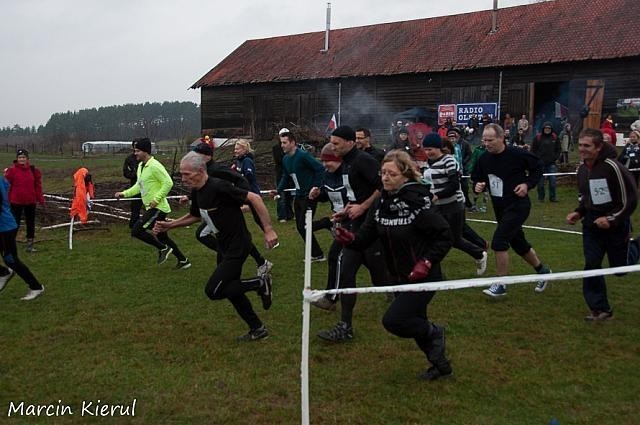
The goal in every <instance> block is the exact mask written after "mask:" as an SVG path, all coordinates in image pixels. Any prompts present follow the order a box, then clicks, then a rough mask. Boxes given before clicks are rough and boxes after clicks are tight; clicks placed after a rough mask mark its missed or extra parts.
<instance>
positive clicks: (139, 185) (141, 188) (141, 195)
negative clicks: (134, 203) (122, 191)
mask: <svg viewBox="0 0 640 425" xmlns="http://www.w3.org/2000/svg"><path fill="white" fill-rule="evenodd" d="M138 187H140V197H143V196H144V184H142V181H141V180H140V181H138Z"/></svg>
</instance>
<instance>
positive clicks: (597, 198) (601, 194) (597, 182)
mask: <svg viewBox="0 0 640 425" xmlns="http://www.w3.org/2000/svg"><path fill="white" fill-rule="evenodd" d="M589 191H590V192H591V201H592V202H593V205H602V204H606V203H608V202H611V192H609V185H608V184H607V179H592V180H589Z"/></svg>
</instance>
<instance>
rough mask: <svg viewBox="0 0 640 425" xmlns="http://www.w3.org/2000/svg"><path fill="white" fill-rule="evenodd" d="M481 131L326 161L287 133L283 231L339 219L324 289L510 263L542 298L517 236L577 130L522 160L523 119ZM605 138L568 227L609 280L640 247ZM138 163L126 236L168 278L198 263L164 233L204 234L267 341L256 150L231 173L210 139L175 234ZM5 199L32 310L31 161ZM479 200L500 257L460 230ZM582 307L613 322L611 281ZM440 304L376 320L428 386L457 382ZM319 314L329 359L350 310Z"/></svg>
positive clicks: (630, 187)
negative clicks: (331, 322) (401, 345)
mask: <svg viewBox="0 0 640 425" xmlns="http://www.w3.org/2000/svg"><path fill="white" fill-rule="evenodd" d="M472 118H473V120H471V124H473V125H476V123H475V122H474V120H475V121H477V127H476V128H475V130H474V131H481V136H480V137H481V144H480V145H479V146H477V147H476V148H475V149H473V148H472V146H471V144H470V143H468V141H467V140H465V137H464V135H465V134H468V131H467V130H465V129H463V128H460V127H458V126H455V125H453V123H452V122H447V123H446V125H442V126H440V127H438V128H434V129H433V130H434V131H426V130H427V129H425V128H424V127H422V126H415V127H414V126H409V127H408V128H407V126H405V125H404V123H402V124H403V125H402V126H399V127H398V128H397V132H396V134H395V136H394V140H393V142H392V143H391V144H390V145H389V146H388V147H387V149H386V150H382V149H379V148H377V147H376V146H375V145H374V144H373V141H372V134H371V131H370V130H369V129H367V128H364V127H357V128H355V129H353V128H352V127H350V126H346V125H342V126H339V127H337V128H335V129H334V130H333V132H332V133H331V135H330V141H329V143H327V144H326V145H325V146H324V147H323V148H322V151H321V154H320V160H318V159H316V158H315V157H314V155H312V154H311V153H310V152H307V151H305V150H304V149H302V148H301V147H300V146H299V145H298V141H297V139H296V135H295V134H294V133H293V132H291V131H289V130H288V129H286V128H283V129H281V130H280V131H279V133H278V139H279V143H278V144H277V145H276V146H274V148H273V156H274V159H275V160H276V172H277V182H276V183H277V185H276V188H275V189H274V190H271V191H267V192H268V193H269V194H270V195H271V196H272V197H274V199H277V201H278V204H277V219H278V221H280V222H287V221H289V220H292V219H293V220H295V226H296V229H297V231H298V233H299V235H300V237H302V239H303V240H304V239H305V238H306V229H305V213H306V211H307V210H311V211H312V215H314V214H315V212H316V206H317V203H318V202H329V203H330V205H331V214H330V215H329V216H327V217H323V218H320V219H317V220H315V221H314V222H313V231H314V232H316V231H321V230H323V229H325V230H329V231H330V232H331V233H332V235H333V242H332V244H331V246H330V247H329V250H328V254H327V256H325V254H324V250H323V249H322V247H321V245H320V243H319V242H318V240H317V239H316V237H315V235H313V233H312V236H311V238H312V239H311V241H310V242H311V251H312V252H311V261H312V262H321V261H328V267H327V270H328V273H327V285H326V288H327V289H341V288H353V287H355V286H356V274H357V273H358V270H359V268H360V266H361V265H364V266H365V267H366V268H367V269H368V271H369V275H370V278H371V283H372V284H373V285H389V284H396V285H402V284H408V283H414V282H433V281H441V280H444V279H445V276H444V273H443V271H442V268H441V263H442V261H443V260H444V259H445V258H446V256H447V255H448V253H449V251H450V250H451V248H457V249H459V250H461V251H463V252H465V253H466V254H468V255H469V256H470V257H471V259H472V260H473V262H472V264H473V267H470V270H469V277H472V276H481V275H483V274H484V273H485V272H486V269H487V261H488V258H489V254H490V252H492V253H493V256H494V257H495V264H496V266H495V270H496V275H497V276H498V277H503V276H508V274H509V249H510V248H511V249H513V251H514V252H515V253H516V254H518V255H519V256H520V257H522V259H523V260H524V261H525V262H526V263H527V264H529V265H530V266H531V267H532V269H533V271H534V272H535V273H537V274H539V275H540V276H539V280H538V281H537V282H535V285H534V293H541V292H543V291H544V290H545V289H546V287H547V281H546V280H545V276H544V275H546V274H549V273H552V271H551V269H550V267H549V266H548V265H546V264H544V263H543V262H542V260H541V256H539V255H538V253H537V252H536V251H535V250H534V248H533V247H532V245H531V244H530V243H529V242H528V241H527V239H526V236H525V233H524V230H523V225H524V223H525V222H526V220H527V218H528V216H529V214H530V211H531V201H530V199H529V192H530V191H531V190H532V189H534V188H537V197H538V200H539V201H544V200H545V197H546V193H545V188H544V185H545V176H544V175H543V174H544V173H550V174H553V173H555V172H556V167H555V166H556V163H557V161H561V160H563V158H564V153H565V150H566V149H568V147H567V146H566V145H565V144H563V143H567V144H568V143H570V139H571V131H570V127H567V126H564V127H563V131H562V132H561V133H560V136H556V134H555V132H554V129H553V125H552V124H551V123H546V122H545V123H544V124H543V125H542V127H541V129H540V132H539V134H538V135H536V136H535V137H534V138H533V139H532V142H531V145H530V148H523V146H525V145H526V144H525V143H524V141H523V142H522V143H519V142H513V140H517V138H516V137H511V134H512V132H513V133H515V134H516V135H521V136H522V135H523V134H526V133H527V132H528V131H529V130H530V126H529V123H528V121H527V119H526V117H525V116H524V115H523V116H522V117H521V118H520V119H519V120H518V121H516V119H515V118H511V116H509V115H508V114H507V116H506V117H505V121H504V122H503V126H501V125H498V124H496V123H492V122H490V119H488V117H482V119H478V118H477V117H472ZM412 127H413V128H412ZM604 128H609V127H608V126H607V125H606V124H605V125H604ZM606 134H607V132H605V131H604V130H600V129H584V130H582V132H581V133H580V134H579V136H578V152H579V154H580V159H581V162H580V165H579V168H578V172H577V175H578V177H577V180H578V192H579V204H578V206H577V207H576V208H575V210H574V211H572V212H570V213H569V214H568V215H567V216H566V222H567V223H569V224H575V223H577V222H578V221H579V220H581V221H582V226H583V231H582V234H583V252H584V257H585V269H598V268H601V266H602V261H603V258H604V256H605V254H606V255H607V256H608V259H609V264H610V265H611V266H618V265H627V264H635V263H636V262H637V260H638V255H639V254H640V247H639V246H638V242H636V241H635V240H633V239H632V238H631V221H630V217H631V214H632V213H633V211H634V210H635V208H636V205H637V183H638V176H639V175H640V174H639V173H640V170H638V169H637V168H640V167H638V165H640V147H639V142H640V130H633V131H631V133H630V136H629V144H628V145H627V146H626V147H625V148H624V150H623V151H622V152H621V153H620V154H619V155H617V152H616V151H615V149H613V148H612V145H611V144H610V143H609V139H608V138H607V137H606ZM521 140H524V139H521ZM527 146H528V145H527ZM132 148H133V153H132V154H131V155H129V156H128V157H127V158H126V160H125V163H124V165H123V175H124V176H125V177H126V178H127V179H128V180H129V182H130V184H129V187H128V188H127V189H124V190H122V191H118V192H116V193H115V197H116V198H133V197H138V196H139V198H140V200H139V201H137V202H135V201H134V202H132V204H131V220H130V222H129V227H130V229H131V236H132V237H134V238H137V239H139V240H141V241H142V242H144V243H145V244H147V245H149V246H152V247H154V248H155V249H156V252H157V263H158V264H163V263H164V262H166V261H167V259H168V258H169V257H170V256H171V255H173V256H175V258H176V260H177V263H176V266H175V268H176V269H178V270H181V269H187V268H189V267H191V262H190V260H189V259H188V258H187V257H186V256H185V254H184V253H183V252H182V251H181V250H180V248H179V247H178V245H177V244H176V242H175V241H174V240H172V239H171V237H170V236H169V231H170V230H172V229H175V228H179V227H184V226H188V225H190V224H194V223H198V222H199V223H200V225H199V227H198V228H197V230H196V235H195V236H196V239H197V240H198V241H200V242H201V243H202V244H203V245H205V246H206V247H207V248H209V249H210V250H212V251H214V252H215V253H216V267H215V270H214V271H213V272H212V274H211V276H210V277H209V278H208V279H207V281H206V284H205V293H206V295H207V297H209V298H210V299H211V300H221V299H228V300H229V302H230V303H231V304H232V305H233V307H234V308H235V310H236V312H237V314H238V316H240V318H241V319H242V320H243V321H244V322H245V323H246V325H247V327H248V332H247V333H246V334H243V335H242V336H240V337H238V340H240V341H255V340H260V339H263V338H265V337H267V336H268V335H269V330H268V329H267V327H266V325H265V323H264V322H263V321H262V320H261V319H260V318H259V317H258V315H257V313H256V312H255V310H254V309H253V306H252V303H251V300H250V298H249V297H248V296H247V294H249V293H255V294H256V296H257V297H258V298H259V299H260V302H261V304H262V307H263V309H264V310H268V309H269V308H270V307H271V305H272V296H273V288H272V276H271V269H272V267H273V263H271V262H270V261H269V260H267V259H266V258H264V256H263V255H262V254H261V252H260V250H258V249H257V247H256V246H255V244H254V243H253V241H252V237H251V233H250V232H249V230H248V228H247V224H246V221H245V218H244V214H243V213H244V212H250V213H251V214H252V216H253V218H254V220H255V222H256V223H257V225H258V226H259V227H260V229H261V231H262V232H263V234H264V240H265V245H266V247H267V249H272V248H274V247H276V246H278V244H279V240H278V235H277V234H276V232H275V230H274V226H273V225H272V222H271V217H270V215H269V212H268V209H267V207H266V206H265V203H264V201H263V199H262V197H261V191H260V187H259V185H258V180H257V178H256V176H257V174H256V169H255V168H256V165H255V162H254V157H253V149H252V147H251V144H250V142H249V141H247V140H244V139H239V140H237V141H236V143H235V146H234V159H233V162H232V164H231V166H227V165H222V164H218V163H216V161H214V160H213V151H214V145H213V143H212V142H211V140H206V139H203V140H202V143H200V144H198V145H197V146H195V147H194V148H193V150H192V151H190V152H188V153H187V154H186V155H185V156H184V157H183V158H182V160H181V162H180V176H181V179H182V183H183V185H184V186H185V187H187V188H188V189H189V190H190V191H191V193H190V195H189V196H184V197H183V198H182V199H181V200H180V201H181V202H183V203H187V202H189V210H188V212H187V213H186V214H184V215H183V216H182V217H180V218H177V219H173V220H169V219H167V216H168V214H170V213H171V207H170V205H169V202H168V201H167V195H168V194H169V191H170V190H171V188H172V186H173V181H172V179H171V177H170V176H169V173H168V172H167V171H166V169H165V168H164V166H163V165H162V164H161V163H160V162H159V161H158V160H156V159H155V158H154V156H153V153H152V144H151V141H150V140H149V139H148V138H141V139H136V140H134V141H133V144H132ZM616 158H617V159H616ZM564 161H565V162H566V161H568V158H565V159H564ZM629 168H631V169H632V171H629ZM547 177H548V178H549V179H548V181H549V191H548V199H549V201H551V202H557V193H556V182H555V179H554V176H547ZM1 183H2V184H0V196H2V200H1V201H2V209H1V210H0V250H1V252H2V256H3V259H4V262H5V266H6V267H0V290H2V289H3V288H4V287H5V286H6V284H7V282H8V281H9V280H10V279H11V278H12V277H13V275H14V274H18V275H19V276H20V277H21V278H22V279H23V280H24V281H25V282H26V283H27V285H28V286H29V292H28V293H27V295H26V296H25V297H24V298H23V299H24V300H32V299H35V298H37V297H38V296H39V295H40V294H42V292H43V291H44V286H42V284H41V283H40V282H39V281H38V280H37V278H36V277H35V276H34V275H33V274H32V273H31V271H30V270H29V268H28V267H27V266H26V265H25V264H24V263H22V262H21V261H20V260H19V258H18V253H17V248H16V233H17V229H18V227H19V225H20V221H21V217H22V214H23V213H24V216H25V220H26V228H27V229H26V235H27V252H30V253H31V252H35V251H36V249H35V247H34V229H35V226H34V217H35V207H36V204H37V203H40V204H42V205H44V198H43V194H42V183H41V172H40V171H39V170H38V169H37V168H35V167H34V166H32V165H30V163H29V153H28V152H27V151H26V150H24V149H21V150H19V151H18V152H17V155H16V160H15V162H14V164H13V166H12V167H10V168H8V169H6V170H5V179H3V181H2V182H1ZM482 196H486V197H487V198H488V199H491V202H492V205H493V211H494V213H495V218H496V221H497V226H496V228H495V231H494V232H493V235H492V237H491V239H490V241H487V240H485V239H484V238H482V237H481V236H479V235H478V234H477V233H476V232H475V231H474V230H473V229H472V228H471V227H470V226H469V224H468V223H467V222H466V212H467V211H477V209H475V210H474V208H476V206H477V199H478V197H482ZM142 210H144V211H142ZM249 256H251V257H252V258H253V259H254V260H255V262H256V275H255V276H253V277H251V278H242V276H241V275H242V269H243V265H244V263H245V262H246V260H247V258H248V257H249ZM483 293H484V294H486V295H487V296H490V297H492V298H500V297H504V296H506V295H507V288H506V285H504V284H501V283H495V284H493V285H491V286H490V287H489V288H487V289H485V290H483ZM583 294H584V298H585V301H586V304H587V306H588V308H589V314H588V315H587V316H586V317H585V319H586V320H589V321H600V320H607V319H609V318H611V317H612V316H613V309H612V307H611V305H610V303H609V301H608V298H607V290H606V284H605V279H604V278H603V277H602V276H598V277H590V278H585V279H583ZM434 295H435V292H433V291H425V292H408V291H407V292H403V291H398V292H394V293H393V296H391V297H390V299H389V306H388V308H387V310H386V312H385V313H384V316H383V318H382V324H383V326H384V328H385V329H386V330H388V331H389V332H390V333H392V334H394V335H396V336H399V337H401V338H412V339H414V340H415V342H416V344H417V346H418V348H419V349H420V350H421V351H422V352H423V354H424V356H425V360H426V361H427V362H428V363H429V365H428V367H427V368H426V370H425V371H424V372H422V373H421V374H420V375H419V377H420V378H421V379H426V380H435V379H439V378H442V377H446V376H450V375H451V374H452V373H453V370H452V367H451V364H450V362H449V360H448V358H447V355H446V343H445V327H444V326H442V325H439V324H436V323H434V322H433V321H432V320H431V319H430V317H429V316H428V315H427V311H428V305H429V303H430V302H431V301H432V299H433V297H434ZM312 304H313V305H314V306H316V307H318V308H321V309H325V310H335V308H336V305H338V304H339V305H340V320H339V321H338V323H337V324H336V325H335V326H334V327H331V328H329V329H323V330H321V331H319V332H318V337H319V338H321V339H323V340H325V341H329V342H332V343H341V342H345V341H349V340H352V339H354V337H355V333H354V325H353V312H354V309H355V305H356V296H355V295H352V294H342V295H340V296H336V295H332V296H325V297H323V298H321V299H320V300H317V301H314V302H313V303H312Z"/></svg>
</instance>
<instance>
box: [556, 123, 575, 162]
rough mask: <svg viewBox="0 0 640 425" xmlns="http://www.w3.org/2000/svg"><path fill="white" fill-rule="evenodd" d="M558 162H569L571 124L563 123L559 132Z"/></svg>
mask: <svg viewBox="0 0 640 425" xmlns="http://www.w3.org/2000/svg"><path fill="white" fill-rule="evenodd" d="M559 137H560V149H561V153H560V164H568V163H569V146H571V137H572V136H571V124H569V123H565V124H564V125H563V126H562V131H561V132H560V136H559Z"/></svg>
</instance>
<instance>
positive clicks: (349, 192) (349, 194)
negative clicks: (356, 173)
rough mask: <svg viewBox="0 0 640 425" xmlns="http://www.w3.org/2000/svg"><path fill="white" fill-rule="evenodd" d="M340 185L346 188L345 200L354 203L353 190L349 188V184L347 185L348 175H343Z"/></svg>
mask: <svg viewBox="0 0 640 425" xmlns="http://www.w3.org/2000/svg"><path fill="white" fill-rule="evenodd" d="M342 184H343V185H344V187H346V188H347V199H348V200H350V201H355V200H356V194H355V193H353V189H352V188H351V184H350V183H349V175H348V174H343V175H342Z"/></svg>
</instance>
